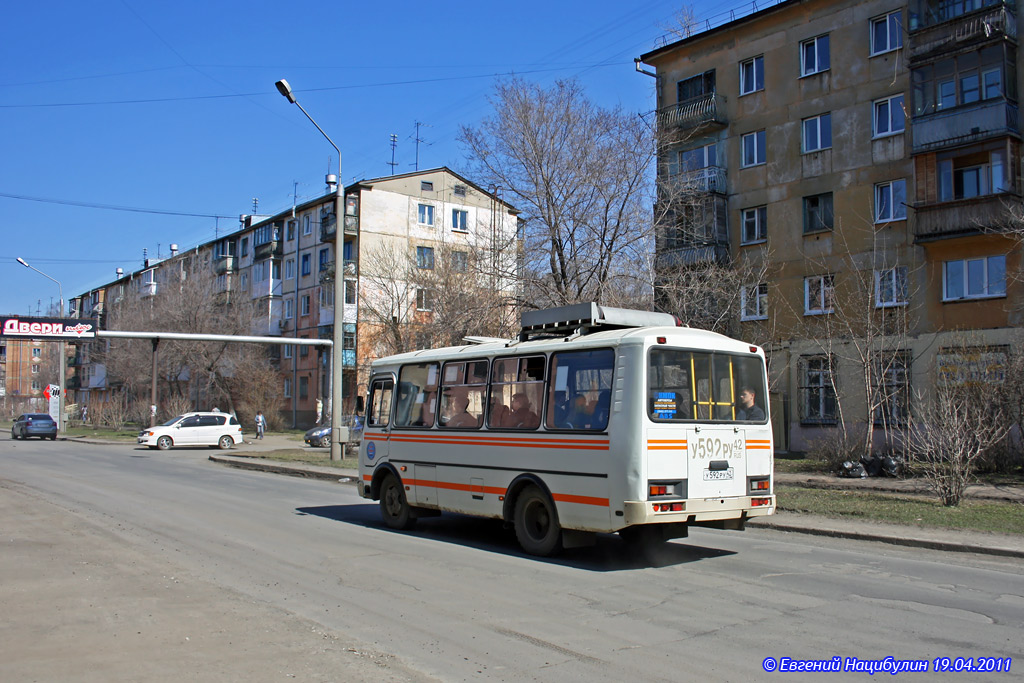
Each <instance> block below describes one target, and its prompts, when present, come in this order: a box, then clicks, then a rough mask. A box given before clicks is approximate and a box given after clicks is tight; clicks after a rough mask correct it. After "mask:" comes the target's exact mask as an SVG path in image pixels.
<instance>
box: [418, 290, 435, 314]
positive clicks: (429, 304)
mask: <svg viewBox="0 0 1024 683" xmlns="http://www.w3.org/2000/svg"><path fill="white" fill-rule="evenodd" d="M416 310H417V311H432V310H434V291H433V290H431V289H417V290H416Z"/></svg>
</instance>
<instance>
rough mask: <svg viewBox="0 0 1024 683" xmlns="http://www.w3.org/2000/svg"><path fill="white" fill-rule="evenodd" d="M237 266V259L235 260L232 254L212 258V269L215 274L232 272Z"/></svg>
mask: <svg viewBox="0 0 1024 683" xmlns="http://www.w3.org/2000/svg"><path fill="white" fill-rule="evenodd" d="M237 267H238V261H236V260H235V257H234V256H218V257H217V258H215V259H213V271H214V272H215V273H217V275H224V274H225V273H232V272H234V271H235V269H236V268H237Z"/></svg>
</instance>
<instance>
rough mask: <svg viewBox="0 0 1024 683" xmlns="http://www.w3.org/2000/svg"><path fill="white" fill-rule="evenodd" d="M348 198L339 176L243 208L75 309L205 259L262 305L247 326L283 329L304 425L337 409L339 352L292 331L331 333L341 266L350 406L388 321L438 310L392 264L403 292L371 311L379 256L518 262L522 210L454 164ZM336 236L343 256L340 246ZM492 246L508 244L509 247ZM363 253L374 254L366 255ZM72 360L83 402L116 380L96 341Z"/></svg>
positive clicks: (84, 310) (510, 282)
mask: <svg viewBox="0 0 1024 683" xmlns="http://www.w3.org/2000/svg"><path fill="white" fill-rule="evenodd" d="M344 197H345V202H344V207H345V208H344V216H342V220H340V221H339V220H338V219H337V216H336V215H335V202H336V199H335V189H334V188H333V187H328V190H327V193H326V194H324V195H323V196H321V197H318V198H316V199H313V200H310V201H307V202H303V203H301V204H297V205H296V206H294V207H293V208H291V209H289V210H287V211H284V212H281V213H279V214H276V215H273V216H248V215H247V216H242V218H241V221H240V227H239V228H238V229H237V230H234V231H232V232H230V233H228V234H225V235H222V236H219V237H218V238H217V239H215V240H212V241H210V242H208V243H204V244H201V245H199V246H197V247H195V248H193V249H190V250H188V251H187V252H184V253H178V252H177V250H176V248H175V249H172V254H171V255H170V257H168V258H164V259H153V260H150V261H148V262H146V263H144V264H143V268H141V269H139V270H137V271H134V272H132V273H129V274H127V275H124V274H121V273H119V276H120V277H119V278H118V279H117V280H115V281H113V282H111V283H109V284H107V285H104V286H102V287H100V288H97V289H95V290H92V291H90V292H86V293H83V294H82V295H80V296H78V297H75V298H73V299H72V300H71V310H72V315H75V316H78V317H97V318H99V320H100V329H104V328H105V318H106V316H107V314H108V313H109V312H110V311H111V308H112V307H113V306H116V305H118V303H119V302H122V301H124V300H125V297H132V298H133V300H138V299H140V298H141V299H145V298H147V297H152V296H156V295H158V294H159V293H160V292H161V288H162V287H166V286H167V284H168V282H173V281H174V280H173V279H169V274H171V273H173V272H175V271H174V269H175V267H181V264H182V263H184V262H185V260H186V259H191V263H193V264H194V263H201V264H204V265H203V267H208V268H209V270H210V271H211V272H212V274H213V276H214V277H215V278H216V283H215V291H216V292H217V296H220V297H223V298H224V300H225V301H230V300H231V299H232V297H243V298H244V300H245V301H247V302H252V303H253V304H254V306H255V315H254V317H253V321H252V329H251V330H250V334H253V335H258V336H271V337H280V338H281V342H282V343H281V344H280V346H276V345H275V346H273V347H272V360H273V362H274V363H275V364H276V365H277V367H278V369H279V371H280V379H281V388H282V392H283V395H284V396H285V399H286V403H287V405H286V406H284V407H283V409H282V412H283V416H284V417H285V420H286V422H287V423H290V424H292V425H294V426H296V427H303V426H309V425H312V424H313V423H314V421H315V420H316V419H317V415H318V409H319V410H320V411H321V413H322V414H323V415H328V414H329V412H328V409H329V399H330V396H331V391H330V382H331V368H330V362H331V356H332V354H331V353H330V351H329V349H326V348H324V347H314V346H309V345H298V344H288V343H287V340H288V339H331V338H332V336H333V329H334V328H333V326H334V324H335V323H336V322H337V320H338V317H339V316H338V315H337V310H338V307H337V306H336V302H335V301H334V277H335V276H336V275H337V273H340V276H341V277H343V278H344V281H345V282H344V290H343V291H344V296H345V301H344V307H343V311H344V313H343V317H342V319H341V324H342V325H343V326H344V329H343V339H344V342H343V349H342V353H341V357H342V362H343V368H344V372H343V375H344V387H343V396H344V397H345V404H346V405H345V407H344V411H345V412H351V411H353V410H354V409H355V407H356V403H357V398H356V397H358V396H360V395H364V394H365V387H366V382H367V379H368V368H369V363H370V362H372V361H373V360H374V359H375V358H377V357H379V356H380V355H381V354H382V353H385V352H386V348H385V347H383V346H382V345H381V344H379V343H378V338H379V336H380V328H381V326H382V325H383V324H385V323H392V322H394V323H395V324H402V325H408V324H411V323H415V322H417V321H421V322H422V321H424V320H429V318H430V315H431V305H430V301H431V293H430V292H428V291H423V290H422V289H420V288H417V287H416V286H415V283H414V282H411V281H404V280H409V277H408V275H409V272H408V271H404V270H402V268H395V269H393V270H395V272H394V273H393V277H391V276H389V278H390V279H393V280H394V282H396V283H398V285H399V286H397V287H394V288H392V290H391V292H389V294H390V295H392V296H393V295H394V293H395V292H399V293H400V295H401V296H402V297H403V298H404V299H405V301H403V302H393V303H392V306H391V309H389V312H388V315H387V320H382V319H381V315H380V312H379V307H371V309H370V310H372V311H373V314H367V312H366V311H367V309H366V307H365V306H364V305H362V301H366V300H369V301H377V300H379V299H380V298H381V296H382V293H381V292H379V291H375V290H377V289H380V288H381V283H382V279H381V277H380V276H379V273H380V270H381V268H380V267H379V264H374V263H372V259H374V258H380V257H381V255H382V254H385V253H387V252H389V251H390V252H391V253H392V254H394V257H395V263H396V264H400V265H401V264H407V265H409V266H412V264H414V263H415V264H416V266H415V267H413V268H412V270H416V269H417V268H419V267H426V266H428V265H429V266H430V268H433V267H434V263H435V252H436V253H437V254H438V256H437V258H438V259H439V258H441V256H440V254H441V253H443V254H445V256H446V257H448V256H451V257H453V258H458V257H459V254H464V253H466V251H468V250H470V249H488V250H489V251H490V252H491V253H494V252H496V251H497V252H498V255H497V258H500V259H502V260H504V261H510V262H511V263H512V266H511V267H509V268H508V272H514V263H515V259H516V258H517V257H518V253H517V251H516V249H517V244H518V242H517V236H518V232H517V230H518V219H517V217H516V216H517V212H516V211H515V209H514V208H513V207H512V206H511V205H509V204H507V203H506V202H504V201H502V200H501V199H500V198H499V197H498V196H497V195H496V193H494V192H488V191H486V190H484V189H482V188H480V187H478V186H477V185H475V184H474V183H472V182H471V181H469V180H467V179H465V178H463V177H462V176H460V175H459V174H457V173H455V172H453V171H451V170H450V169H448V168H436V169H431V170H425V171H418V172H414V173H408V174H403V175H396V176H387V177H382V178H374V179H367V180H361V181H359V182H357V183H354V184H352V185H350V186H348V187H346V188H345V189H344ZM339 244H340V245H341V246H340V251H341V258H340V259H338V258H337V257H336V250H337V249H338V245H339ZM496 245H502V248H503V249H504V252H502V251H501V249H496V248H495V247H496ZM365 258H369V259H371V262H370V263H369V264H368V263H365V262H364V259H365ZM339 262H340V266H339ZM374 265H377V266H378V267H373V266H374ZM488 284H489V285H493V286H494V287H496V288H497V289H499V290H501V291H503V292H505V293H506V294H507V296H508V299H509V300H510V301H512V300H514V299H515V296H516V294H517V291H518V290H517V287H518V280H517V279H516V278H505V279H502V280H501V281H498V282H490V283H488ZM392 317H394V321H392ZM96 343H102V341H101V340H98V341H97V342H96ZM75 371H76V376H75V378H74V379H73V380H72V382H71V386H74V387H75V389H76V391H77V392H78V395H77V400H78V401H79V402H80V403H82V404H85V405H88V404H89V403H90V402H95V401H104V400H108V398H109V397H110V396H111V395H112V394H116V393H117V391H118V389H119V388H118V387H117V386H113V382H112V381H108V377H107V374H106V369H105V368H104V367H103V366H102V365H101V364H99V363H95V362H91V355H90V351H89V349H88V348H85V347H83V348H82V349H81V350H80V351H79V352H78V354H77V355H76V359H75ZM199 401H200V402H202V397H200V398H199ZM208 407H210V406H206V405H197V406H196V408H208ZM93 414H96V413H95V411H94V413H93Z"/></svg>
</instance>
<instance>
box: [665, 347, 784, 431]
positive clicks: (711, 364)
mask: <svg viewBox="0 0 1024 683" xmlns="http://www.w3.org/2000/svg"><path fill="white" fill-rule="evenodd" d="M766 396H767V395H766V393H765V385H764V363H763V362H762V360H761V358H760V357H758V356H741V355H734V354H727V353H716V352H709V351H686V350H682V349H666V348H654V349H651V354H650V357H649V365H648V368H647V414H648V415H649V416H650V418H651V419H652V420H654V421H655V422H681V421H685V422H750V423H758V424H763V423H764V422H765V421H766V415H767V409H766Z"/></svg>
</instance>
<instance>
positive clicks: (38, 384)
mask: <svg viewBox="0 0 1024 683" xmlns="http://www.w3.org/2000/svg"><path fill="white" fill-rule="evenodd" d="M42 388H43V383H42V382H40V381H39V380H37V379H34V380H32V391H40V390H42Z"/></svg>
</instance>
